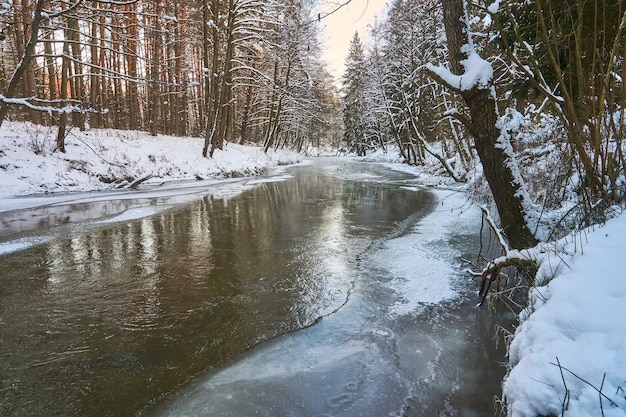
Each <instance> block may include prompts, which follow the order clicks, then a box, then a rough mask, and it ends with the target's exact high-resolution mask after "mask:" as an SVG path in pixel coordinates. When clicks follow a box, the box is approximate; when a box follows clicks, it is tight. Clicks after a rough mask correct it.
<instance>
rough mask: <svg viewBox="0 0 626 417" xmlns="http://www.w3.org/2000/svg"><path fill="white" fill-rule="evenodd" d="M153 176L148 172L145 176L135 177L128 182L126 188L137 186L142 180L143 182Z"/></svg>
mask: <svg viewBox="0 0 626 417" xmlns="http://www.w3.org/2000/svg"><path fill="white" fill-rule="evenodd" d="M153 177H154V175H152V174H148V175H146V176H145V177H142V178H139V179H136V180H135V181H133V182H131V183H130V184H128V187H127V188H132V189H135V188H137V186H138V185H139V184H141V183H142V182H144V181H148V180H149V179H150V178H153Z"/></svg>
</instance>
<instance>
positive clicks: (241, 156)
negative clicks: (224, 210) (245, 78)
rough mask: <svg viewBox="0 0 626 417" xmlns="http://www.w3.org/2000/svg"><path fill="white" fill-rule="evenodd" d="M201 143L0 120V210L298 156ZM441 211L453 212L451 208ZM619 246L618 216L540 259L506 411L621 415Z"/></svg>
mask: <svg viewBox="0 0 626 417" xmlns="http://www.w3.org/2000/svg"><path fill="white" fill-rule="evenodd" d="M201 146H202V141H201V140H200V139H191V138H177V137H169V136H157V137H151V136H149V135H147V134H145V133H141V132H130V131H129V132H126V131H111V130H95V129H94V130H90V131H87V132H78V131H72V132H71V133H70V135H69V136H68V138H67V152H66V153H65V154H61V153H56V152H53V149H54V135H52V134H51V131H49V130H48V129H47V128H45V127H41V126H35V125H32V124H27V123H10V122H5V124H4V125H3V126H2V130H1V131H0V211H2V207H13V208H9V209H14V208H15V207H16V206H15V205H14V204H13V205H10V204H9V201H15V200H16V199H14V198H11V197H20V196H25V195H32V194H52V193H67V192H83V191H84V192H86V191H102V190H115V189H120V188H129V187H132V186H134V185H138V186H140V187H143V186H146V185H155V184H158V183H160V182H164V181H195V180H197V179H203V178H204V179H208V178H214V179H224V178H229V177H236V176H251V175H260V174H263V173H264V172H266V171H267V170H268V169H269V168H270V167H274V166H278V165H285V164H292V163H296V162H300V161H302V160H303V159H304V157H302V156H301V155H298V154H296V153H293V152H289V151H278V152H274V151H271V152H268V154H264V153H263V152H262V150H261V149H260V148H258V147H252V146H240V145H236V144H227V145H226V147H225V149H224V151H216V153H215V155H214V158H212V159H208V158H203V157H202V156H201ZM368 159H369V160H375V161H380V162H384V163H386V164H387V165H388V166H389V167H390V168H393V169H398V170H402V171H405V172H410V173H412V174H413V175H415V176H418V177H419V178H420V182H422V180H423V182H424V183H425V184H429V185H449V180H446V179H445V177H439V176H436V175H433V172H427V173H424V172H423V170H422V168H416V167H409V166H407V165H402V164H400V163H399V160H398V159H397V158H395V156H394V155H390V154H387V155H382V154H378V155H374V156H371V157H369V158H368ZM141 181H143V182H141ZM140 182H141V184H140ZM5 210H6V208H5ZM439 215H440V216H445V215H448V216H450V217H451V218H452V217H455V216H458V210H450V211H449V212H448V211H446V212H444V211H442V212H441V213H439ZM625 248H626V218H624V216H623V215H622V216H619V217H617V218H615V219H613V220H611V221H609V222H608V223H607V224H606V225H603V226H597V227H594V228H592V229H589V230H586V231H584V232H581V233H578V234H576V235H572V236H569V237H567V238H565V239H563V240H562V241H560V242H559V244H558V246H557V248H556V250H555V251H554V252H552V253H551V254H550V255H549V256H545V257H544V258H543V263H542V266H543V269H542V271H544V272H545V277H544V278H546V279H550V278H552V276H555V277H554V279H552V280H551V281H550V282H548V283H547V284H546V285H544V286H541V287H538V288H536V289H534V290H533V292H532V294H531V299H532V305H531V309H530V310H527V311H526V312H525V314H524V320H523V321H522V323H521V325H520V326H519V327H518V329H517V331H516V334H515V337H514V338H513V340H512V343H511V347H510V358H509V359H510V366H511V367H512V370H511V371H510V374H509V376H508V377H507V378H506V380H505V382H504V392H503V400H504V401H505V402H506V404H507V405H508V413H509V415H510V416H512V417H522V416H535V415H549V414H551V413H552V414H556V415H561V414H562V415H565V416H567V417H578V416H580V417H582V416H593V415H598V416H606V417H624V416H626V394H625V390H626V357H625V355H624V345H625V344H626V326H625V323H624V317H626V279H624V271H626V258H625V257H624V256H623V252H624V249H625ZM546 282H547V281H546ZM529 313H532V314H529ZM559 364H560V366H559ZM565 406H567V408H565Z"/></svg>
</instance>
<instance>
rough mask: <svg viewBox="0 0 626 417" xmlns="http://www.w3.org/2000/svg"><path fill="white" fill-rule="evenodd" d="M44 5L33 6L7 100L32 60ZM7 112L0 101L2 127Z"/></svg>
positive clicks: (39, 2) (0, 123)
mask: <svg viewBox="0 0 626 417" xmlns="http://www.w3.org/2000/svg"><path fill="white" fill-rule="evenodd" d="M44 4H45V0H38V1H37V4H36V5H35V11H34V13H33V19H32V20H31V22H30V36H29V38H28V42H27V43H26V46H25V47H24V52H23V53H22V56H21V60H20V61H19V64H18V66H17V67H16V68H15V71H13V75H12V76H11V79H10V80H9V85H8V86H7V89H6V91H5V92H4V96H5V97H7V98H12V97H13V96H14V94H15V92H16V91H17V87H18V86H19V85H20V81H21V80H22V77H23V76H24V75H25V73H26V71H27V69H28V68H29V67H30V65H31V62H32V60H33V55H34V53H35V45H36V44H37V42H38V41H39V38H38V35H39V25H40V23H41V19H42V17H41V13H42V11H43V6H44ZM8 112H9V105H8V104H7V103H5V102H3V101H0V126H2V123H3V122H4V119H6V117H7V113H8Z"/></svg>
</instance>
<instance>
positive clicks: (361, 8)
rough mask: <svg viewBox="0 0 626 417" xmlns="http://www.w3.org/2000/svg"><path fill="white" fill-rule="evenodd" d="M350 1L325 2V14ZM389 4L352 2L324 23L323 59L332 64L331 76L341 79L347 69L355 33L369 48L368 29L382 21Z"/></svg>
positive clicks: (363, 0) (364, 0)
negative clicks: (348, 56) (376, 22)
mask: <svg viewBox="0 0 626 417" xmlns="http://www.w3.org/2000/svg"><path fill="white" fill-rule="evenodd" d="M345 1H346V0H335V1H331V0H321V1H320V3H321V4H323V5H324V8H323V10H326V11H328V10H332V9H334V8H336V7H337V6H338V5H340V4H342V3H344V2H345ZM388 1H389V0H352V1H350V3H349V4H347V5H346V6H344V7H342V8H341V9H339V10H338V11H336V12H335V13H333V14H332V15H330V16H328V17H326V18H325V19H322V21H321V24H322V27H323V28H324V29H325V33H324V34H323V35H322V40H323V41H324V43H323V51H324V52H323V55H322V58H324V60H325V61H326V62H328V68H329V70H330V73H331V74H332V75H333V76H335V78H339V77H341V76H342V75H343V71H344V69H345V59H346V56H347V55H348V48H349V46H350V40H352V36H354V32H355V31H358V32H359V37H360V38H361V40H362V41H363V43H364V44H365V43H366V41H367V39H368V32H369V29H368V27H367V26H368V25H372V24H373V23H374V20H375V18H376V16H378V17H379V18H380V16H383V13H386V10H385V9H386V8H385V5H386V4H387V2H388Z"/></svg>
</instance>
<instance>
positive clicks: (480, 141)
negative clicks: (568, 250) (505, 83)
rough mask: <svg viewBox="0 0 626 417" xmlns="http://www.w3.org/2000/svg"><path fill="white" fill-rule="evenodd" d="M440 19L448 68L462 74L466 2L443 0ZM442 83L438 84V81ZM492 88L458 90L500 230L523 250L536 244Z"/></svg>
mask: <svg viewBox="0 0 626 417" xmlns="http://www.w3.org/2000/svg"><path fill="white" fill-rule="evenodd" d="M442 5H443V16H444V25H445V30H446V38H447V42H448V55H449V57H450V67H451V70H452V72H453V73H454V74H457V75H461V74H463V73H464V68H463V65H462V61H463V60H465V59H467V58H468V48H467V47H466V46H467V45H471V44H470V39H469V37H468V33H469V25H468V23H467V17H466V12H465V0H443V1H442ZM440 81H441V80H440ZM492 90H493V86H492V85H487V86H485V85H480V84H477V85H475V86H474V87H473V88H472V89H470V90H458V91H457V92H458V93H459V94H460V95H461V96H462V97H463V100H464V101H465V103H466V105H467V107H468V109H469V113H470V120H469V126H468V128H469V131H470V133H471V134H472V136H473V137H474V145H475V147H476V151H477V152H478V156H479V158H480V161H481V163H482V165H483V173H484V175H485V178H486V180H487V182H488V183H489V188H490V189H491V192H492V194H493V198H494V201H495V203H496V206H497V208H498V214H499V216H500V222H501V226H502V228H503V229H504V232H505V234H506V236H507V238H508V241H509V245H510V246H511V248H514V249H524V248H528V247H532V246H534V245H536V244H537V239H536V238H535V236H534V235H533V233H532V232H531V231H530V229H529V227H528V224H527V222H526V218H525V214H526V213H525V210H524V207H523V204H522V198H521V197H520V195H521V194H522V193H521V191H522V184H520V182H519V179H518V178H516V177H515V175H514V174H513V171H512V168H511V164H512V163H515V161H514V160H512V156H511V157H509V156H508V155H507V154H506V152H505V151H504V149H502V146H499V145H500V143H499V142H500V141H501V140H504V139H506V140H508V138H501V135H502V132H501V130H500V129H499V127H498V121H499V117H498V114H497V108H496V100H495V97H494V93H493V91H492Z"/></svg>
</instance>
